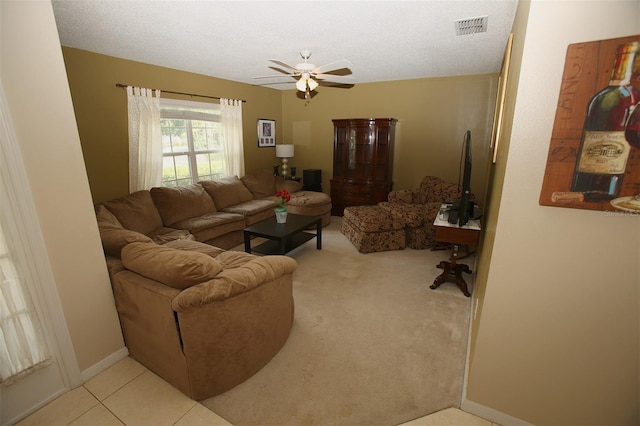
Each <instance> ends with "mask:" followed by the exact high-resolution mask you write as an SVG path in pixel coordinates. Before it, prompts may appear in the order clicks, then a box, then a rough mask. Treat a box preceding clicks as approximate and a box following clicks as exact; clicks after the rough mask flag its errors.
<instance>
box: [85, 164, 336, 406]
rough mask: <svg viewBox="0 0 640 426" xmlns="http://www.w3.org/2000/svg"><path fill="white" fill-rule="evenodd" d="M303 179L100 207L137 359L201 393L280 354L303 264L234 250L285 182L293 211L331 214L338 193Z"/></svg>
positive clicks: (225, 182) (223, 182) (162, 194)
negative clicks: (310, 186) (309, 187)
mask: <svg viewBox="0 0 640 426" xmlns="http://www.w3.org/2000/svg"><path fill="white" fill-rule="evenodd" d="M298 185H299V184H297V183H296V182H292V181H283V180H281V179H274V177H273V176H272V175H271V174H270V173H269V174H266V173H257V174H253V175H249V176H245V177H243V178H242V179H239V178H237V177H229V178H224V179H219V180H216V181H207V182H199V183H198V184H195V185H188V186H184V187H179V188H152V189H151V190H149V191H137V192H135V193H133V194H129V195H127V196H125V197H121V198H118V199H115V200H110V201H106V202H103V203H100V204H97V205H96V206H95V210H96V218H97V222H98V228H99V231H100V237H101V239H102V245H103V248H104V252H105V256H106V262H107V268H108V271H109V276H110V278H111V283H112V287H113V294H114V298H115V303H116V309H117V312H118V316H119V319H120V324H121V327H122V331H123V336H124V339H125V343H126V345H127V348H128V350H129V354H130V356H131V357H132V358H133V359H135V360H137V361H139V362H140V363H141V364H143V365H144V366H146V367H147V368H148V369H150V370H151V371H153V372H154V373H156V374H157V375H159V376H160V377H162V378H163V379H165V380H166V381H168V382H169V383H171V384H172V385H173V386H175V387H176V388H177V389H179V390H181V391H182V392H183V393H185V394H186V395H188V396H189V397H191V398H193V399H196V400H200V399H205V398H209V397H211V396H214V395H217V394H220V393H222V392H225V391H226V390H229V389H231V388H232V387H234V386H236V385H238V384H240V383H241V382H243V381H244V380H246V379H248V378H249V377H251V376H252V375H253V374H255V373H256V372H257V371H258V370H260V369H261V368H262V367H263V366H264V365H266V364H267V363H268V362H269V360H271V358H273V356H275V354H276V353H277V352H278V351H279V350H280V348H281V347H282V346H283V345H284V344H285V342H286V341H287V338H288V336H289V333H290V331H291V326H292V324H293V310H294V302H293V273H294V271H295V269H296V266H297V264H296V262H295V260H293V259H291V258H289V257H287V256H264V257H259V256H255V255H251V254H247V253H244V252H239V251H226V250H225V249H228V248H231V247H233V246H236V245H238V244H240V243H242V242H243V235H242V230H243V229H244V228H245V227H246V226H248V225H251V224H253V223H255V222H258V221H260V220H263V219H266V218H268V217H270V216H272V215H274V207H275V205H276V203H275V200H276V198H275V192H276V191H277V189H279V188H282V187H285V188H287V189H288V190H289V191H290V192H292V203H290V211H292V212H295V213H299V214H305V213H309V214H312V215H314V216H322V217H323V221H325V220H326V214H328V215H329V220H330V211H331V199H330V198H329V196H328V195H326V194H323V193H306V191H299V186H298ZM294 200H297V202H295V201H294ZM295 208H298V209H300V210H295ZM326 223H328V222H326Z"/></svg>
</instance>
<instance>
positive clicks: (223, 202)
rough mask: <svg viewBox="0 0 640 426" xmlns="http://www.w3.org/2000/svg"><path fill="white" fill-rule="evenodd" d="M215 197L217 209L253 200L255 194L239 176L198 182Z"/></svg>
mask: <svg viewBox="0 0 640 426" xmlns="http://www.w3.org/2000/svg"><path fill="white" fill-rule="evenodd" d="M198 183H199V184H200V185H202V187H203V188H204V190H205V191H207V194H209V196H210V197H211V198H213V203H214V204H215V205H216V209H217V210H224V209H225V208H226V207H230V206H235V205H236V204H241V203H244V202H246V201H251V200H253V195H252V194H251V192H250V191H249V190H248V189H247V187H246V186H244V184H243V183H242V181H241V180H240V179H238V177H237V176H227V177H224V178H221V179H216V180H207V181H201V182H198Z"/></svg>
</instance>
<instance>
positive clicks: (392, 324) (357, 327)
mask: <svg viewBox="0 0 640 426" xmlns="http://www.w3.org/2000/svg"><path fill="white" fill-rule="evenodd" d="M322 237H323V248H322V251H317V250H316V249H315V244H316V243H315V240H312V241H310V242H307V243H306V244H305V245H304V246H302V247H300V248H298V249H296V250H295V251H294V252H292V253H290V255H291V256H292V257H293V258H294V259H296V261H297V262H298V268H297V270H296V272H295V274H294V299H295V306H296V308H295V320H294V324H293V328H292V330H291V336H290V337H289V340H288V341H287V343H286V344H285V346H284V347H283V348H282V349H281V350H280V352H279V353H278V354H277V355H276V356H275V358H273V360H271V362H270V363H269V364H267V365H266V366H265V367H264V368H263V369H262V370H261V371H259V372H258V373H257V374H256V375H254V376H253V377H251V378H250V379H249V380H247V381H246V382H244V383H242V384H240V385H239V386H237V387H235V388H234V389H232V390H230V391H228V392H226V393H224V394H222V395H218V396H216V397H213V398H210V399H207V400H205V401H203V404H204V405H205V406H206V407H208V408H209V409H211V410H213V411H214V412H216V413H217V414H218V415H220V416H222V417H223V418H225V419H226V420H228V421H229V422H230V423H232V424H234V425H236V426H243V425H398V424H400V423H403V422H406V421H409V420H412V419H415V418H418V417H421V416H424V415H427V414H430V413H433V412H435V411H438V410H442V409H445V408H447V407H452V406H455V407H459V405H460V398H461V392H462V380H463V374H464V362H465V356H466V346H467V335H468V322H469V313H470V299H469V298H467V297H465V296H464V295H463V294H462V293H461V292H460V290H459V289H458V288H457V287H456V286H455V285H454V284H452V283H445V284H443V285H442V286H441V287H440V288H438V289H437V290H431V289H429V285H430V284H431V283H432V282H433V279H434V278H435V277H436V276H437V275H439V274H440V272H441V270H440V269H437V268H436V265H437V264H438V262H439V261H440V260H446V259H447V258H448V252H447V251H431V250H411V249H405V250H399V251H388V252H381V253H369V254H361V253H359V252H358V251H357V250H356V249H355V248H354V247H353V246H352V245H351V243H350V242H349V241H348V240H347V239H346V238H345V236H344V235H342V234H341V233H340V218H337V217H333V218H332V223H331V225H329V226H328V227H325V228H323V235H322ZM463 262H464V263H467V264H469V265H470V266H471V268H472V269H473V259H472V258H468V259H465V260H464V261H463ZM467 277H468V278H467V283H469V285H470V289H471V283H472V278H471V276H469V275H467Z"/></svg>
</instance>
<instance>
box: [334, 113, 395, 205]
mask: <svg viewBox="0 0 640 426" xmlns="http://www.w3.org/2000/svg"><path fill="white" fill-rule="evenodd" d="M332 121H333V177H332V179H331V203H332V208H331V214H332V215H334V216H342V212H343V210H344V208H345V207H348V206H359V205H366V204H377V203H379V202H381V201H386V200H387V195H388V194H389V192H390V191H391V175H392V172H393V143H394V139H395V125H396V122H397V120H396V119H394V118H353V119H344V120H332Z"/></svg>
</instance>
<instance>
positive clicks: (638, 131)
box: [611, 103, 640, 213]
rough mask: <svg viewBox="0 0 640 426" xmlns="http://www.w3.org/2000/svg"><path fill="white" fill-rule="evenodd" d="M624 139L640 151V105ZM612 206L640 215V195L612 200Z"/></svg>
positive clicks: (633, 114) (632, 116)
mask: <svg viewBox="0 0 640 426" xmlns="http://www.w3.org/2000/svg"><path fill="white" fill-rule="evenodd" d="M624 137H625V139H626V140H627V142H629V145H631V148H632V149H637V150H640V103H638V104H637V105H636V108H635V109H634V110H633V112H632V113H631V116H630V117H629V120H628V121H627V125H626V127H625V130H624ZM611 205H613V206H614V207H615V208H617V209H620V210H625V211H629V212H633V213H640V194H637V195H635V196H630V197H620V198H616V199H615V200H611Z"/></svg>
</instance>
